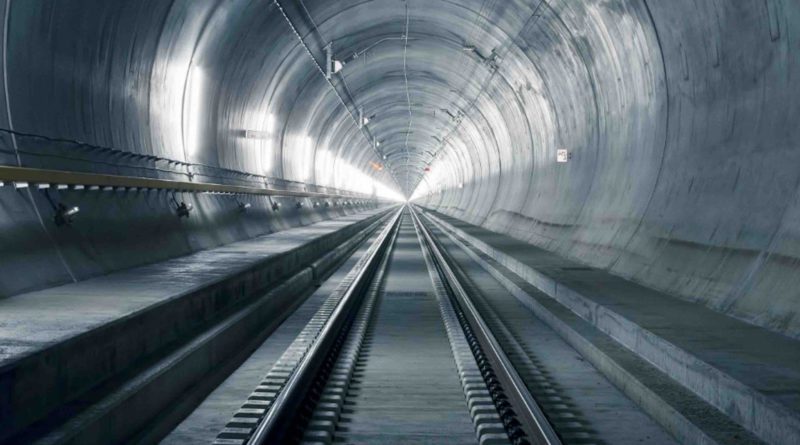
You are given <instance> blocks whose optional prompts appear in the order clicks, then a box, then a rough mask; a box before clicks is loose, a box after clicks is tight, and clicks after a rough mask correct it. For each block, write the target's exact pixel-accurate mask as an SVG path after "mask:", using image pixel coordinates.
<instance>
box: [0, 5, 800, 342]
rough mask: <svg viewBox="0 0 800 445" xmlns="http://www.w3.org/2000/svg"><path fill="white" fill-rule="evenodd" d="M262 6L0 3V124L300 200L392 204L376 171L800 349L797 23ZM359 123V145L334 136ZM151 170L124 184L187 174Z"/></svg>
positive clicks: (502, 228)
mask: <svg viewBox="0 0 800 445" xmlns="http://www.w3.org/2000/svg"><path fill="white" fill-rule="evenodd" d="M275 3H276V2H266V4H265V3H264V2H263V1H261V0H232V1H228V2H214V1H205V0H204V1H191V2H178V3H174V4H173V3H170V2H166V3H165V2H163V1H160V0H147V1H145V0H122V1H116V2H107V1H101V0H81V1H79V2H71V3H70V4H69V5H62V4H59V3H53V2H48V1H45V0H26V1H19V0H18V1H13V0H10V1H6V2H4V4H5V5H9V7H8V8H6V10H4V11H3V12H4V13H6V17H4V18H5V20H4V21H3V22H2V23H3V25H4V29H3V30H2V31H3V32H2V34H3V35H4V36H7V37H8V38H7V39H6V40H7V42H5V43H7V44H6V45H5V51H4V56H5V57H4V59H5V60H3V64H2V65H3V67H4V68H5V69H4V74H5V76H4V77H5V78H4V81H5V82H4V83H5V88H4V93H5V94H3V96H5V97H4V98H3V100H0V103H2V104H4V105H7V106H6V107H5V110H4V116H3V117H5V118H6V119H5V120H6V121H7V123H8V126H9V127H13V128H14V129H16V130H18V131H23V132H29V133H34V134H40V135H47V136H52V137H57V138H66V139H71V140H75V141H86V142H88V143H91V144H95V145H101V146H112V147H116V148H118V149H119V150H120V153H137V154H147V155H159V156H165V157H167V158H171V159H176V160H180V161H188V162H192V163H195V164H206V165H209V166H211V167H220V168H229V169H235V170H240V171H244V172H250V173H259V174H260V173H265V174H267V175H269V176H273V177H278V178H283V179H291V180H298V181H302V182H307V183H315V184H322V185H336V184H337V183H342V182H344V181H345V180H347V179H348V176H352V175H351V174H349V173H351V172H352V170H350V169H349V168H345V167H344V163H347V164H349V165H350V166H351V167H352V168H354V169H357V170H360V171H363V172H365V173H366V174H370V175H374V176H375V177H376V178H378V179H381V180H384V181H385V182H387V183H389V184H390V185H391V184H392V183H393V179H392V173H394V176H395V177H397V178H398V182H400V183H401V184H400V185H401V186H403V187H405V188H406V189H407V191H409V192H410V191H411V190H413V188H414V186H415V185H416V184H418V183H419V184H421V188H420V191H421V193H422V195H421V196H420V198H423V199H425V200H426V202H427V203H428V204H430V205H432V206H436V207H438V208H440V209H442V210H444V211H447V212H449V213H450V214H451V215H454V216H458V217H461V218H464V219H467V220H469V221H470V222H473V223H476V224H483V225H484V226H486V227H488V228H491V229H493V230H496V231H499V232H503V233H507V234H510V235H512V236H514V237H516V238H517V239H519V240H522V241H525V242H530V243H533V244H535V245H537V246H539V247H543V248H546V249H549V250H552V251H555V252H557V253H559V254H561V255H563V256H566V257H569V258H573V259H581V260H583V261H586V262H588V263H590V264H591V265H593V266H595V267H599V268H606V269H608V270H611V271H613V272H614V273H616V274H618V275H621V276H624V277H630V278H633V279H635V280H637V281H639V282H641V283H643V284H645V285H647V286H649V287H654V288H657V289H660V290H664V291H667V292H669V293H671V294H675V295H680V296H682V297H683V298H687V299H690V300H698V301H703V302H704V303H705V304H707V305H708V306H709V307H712V308H714V309H716V310H719V311H722V312H725V313H729V314H734V315H736V316H739V317H742V318H746V319H747V320H750V321H752V322H754V323H758V324H760V325H763V326H766V327H769V328H771V329H774V330H776V331H779V332H785V333H788V334H790V335H794V336H797V335H798V334H800V317H798V316H797V313H798V309H797V308H798V303H797V302H798V294H797V287H798V286H797V283H798V278H797V276H798V274H797V273H796V269H797V267H798V261H797V257H798V255H797V246H798V242H797V228H796V224H795V221H796V220H797V218H796V216H797V212H798V203H800V200H798V194H797V190H798V188H797V184H798V178H800V173H798V172H797V169H796V168H794V165H796V163H797V161H798V157H799V156H800V155H799V154H798V153H799V152H798V150H797V149H796V146H797V141H798V140H800V133H799V132H800V129H798V128H797V126H796V125H794V124H793V123H794V122H795V121H796V120H797V117H798V115H799V114H800V108H798V106H797V103H798V97H799V96H798V94H800V93H798V92H797V88H794V86H795V79H794V77H793V76H794V73H796V72H797V71H798V63H800V58H798V57H797V55H796V51H795V48H796V47H797V42H798V40H797V39H798V35H800V33H797V32H796V30H797V27H798V23H800V19H799V17H800V6H798V4H797V2H794V1H786V0H764V1H751V2H746V3H744V4H742V3H740V2H734V3H732V2H720V1H718V0H675V1H671V2H655V1H652V0H588V1H583V2H574V1H569V0H548V1H523V0H509V1H504V2H495V3H489V2H485V1H482V0H464V1H459V2H452V1H436V2H430V1H422V0H410V1H408V2H397V1H394V0H373V1H369V2H365V1H361V0H340V1H336V2H331V1H328V0H308V1H305V2H304V3H303V6H304V7H299V6H298V4H297V3H296V2H288V1H284V2H282V3H281V2H277V3H280V4H281V5H283V6H284V9H285V11H286V13H287V17H288V21H287V20H286V19H284V17H283V14H281V12H280V11H279V10H278V7H277V6H276V4H275ZM406 7H407V9H406ZM288 22H291V26H294V28H295V30H296V31H297V33H298V34H300V35H302V36H305V38H304V40H303V43H304V45H306V47H307V48H308V51H309V52H310V53H311V56H312V57H313V58H314V60H315V61H322V60H324V59H325V52H324V50H323V47H325V46H326V45H327V44H328V43H331V42H333V43H335V45H334V46H335V48H334V53H335V55H336V56H337V57H338V58H340V59H345V60H344V61H345V62H348V63H347V64H346V65H345V66H344V68H343V69H342V71H341V72H340V73H339V74H336V75H334V77H333V80H332V81H331V83H332V84H333V87H332V86H331V85H330V84H329V83H328V82H327V81H326V80H325V79H324V78H323V76H322V74H321V73H319V72H318V70H319V68H318V66H317V65H316V64H315V63H314V62H312V59H311V58H310V57H309V56H308V54H307V53H306V48H304V47H303V46H302V45H300V44H299V41H298V39H297V36H296V35H295V33H294V32H292V28H291V27H290V24H289V23H288ZM76 23H78V24H81V26H78V27H76V26H75V24H76ZM404 35H407V36H408V39H404V38H403V37H402V36H404ZM264 42H270V44H269V45H268V46H266V47H265V45H264ZM354 54H359V57H356V58H354V57H353V55H354ZM194 67H198V68H199V69H200V70H202V72H203V73H204V76H203V79H204V83H203V85H204V88H203V91H201V93H202V94H201V96H202V97H201V100H199V102H200V104H198V105H197V106H193V105H194V104H191V103H187V102H190V101H187V100H185V99H186V98H187V97H188V98H191V96H192V91H193V87H192V82H191V80H192V78H193V69H194ZM332 88H333V89H335V91H336V94H334V93H333V91H332ZM339 97H341V98H343V101H344V102H345V105H344V106H343V105H342V103H341V102H340V100H339ZM345 107H347V111H349V112H347V113H346V112H343V111H344V108H345ZM362 107H363V108H364V110H366V113H367V115H368V116H372V122H371V123H370V124H369V125H367V127H366V129H360V128H358V127H357V126H356V125H355V124H354V123H353V122H352V115H355V114H357V112H358V109H359V108H362ZM195 117H196V119H197V120H198V121H199V122H201V123H202V125H200V128H202V129H203V132H202V133H200V134H199V136H200V137H198V138H197V139H198V142H199V143H197V144H195V143H192V142H191V141H192V137H190V136H191V135H192V134H193V132H192V131H191V130H192V128H191V127H192V126H191V125H190V121H192V120H193V119H194V118H195ZM247 130H255V131H260V132H263V133H264V134H265V135H264V136H263V137H258V138H248V137H247V136H246V135H247V133H246V132H247ZM198 133H199V132H198ZM196 136H197V135H196ZM365 136H366V138H369V139H371V141H375V140H378V141H382V142H383V143H382V145H381V148H380V151H382V152H383V153H385V154H386V157H387V159H386V160H383V159H382V158H381V157H380V156H379V155H378V154H377V153H376V152H375V150H373V149H372V145H373V144H372V143H371V142H370V141H367V140H366V138H365ZM306 137H308V138H309V139H306ZM9 139H10V138H8V137H4V138H2V139H0V143H2V147H0V148H2V150H3V159H4V162H13V160H14V159H15V155H16V154H17V153H18V151H15V148H14V146H15V145H20V150H22V154H21V156H22V159H23V162H24V163H25V164H26V165H31V166H33V165H41V166H45V165H50V166H55V167H64V166H69V165H73V164H79V165H81V166H82V168H86V169H90V170H98V171H99V170H103V169H112V170H113V169H117V168H120V167H119V164H122V163H123V162H127V161H124V160H123V159H121V156H118V155H114V156H113V157H112V156H111V155H110V154H109V153H105V152H102V151H101V150H94V151H90V150H88V149H86V148H80V147H75V145H79V144H73V146H71V148H74V149H71V148H67V147H64V146H63V145H62V144H61V143H58V142H54V141H42V140H35V139H31V138H25V137H21V138H20V141H18V142H17V143H16V144H13V143H12V142H11V141H10V140H9ZM444 139H446V141H444ZM558 148H566V149H568V150H570V151H571V152H572V154H573V157H572V159H571V160H570V162H568V163H566V164H557V163H556V162H555V150H556V149H558ZM74 152H83V153H82V154H81V155H80V156H77V155H75V153H74ZM118 154H119V153H118ZM67 155H70V156H71V157H73V158H74V157H78V158H80V159H78V160H75V159H71V158H70V157H68V156H67ZM331 155H332V156H334V157H338V158H339V159H340V161H341V162H340V163H339V164H341V165H336V164H335V163H332V162H331V160H330V156H331ZM109 158H111V159H109ZM370 162H375V163H381V164H385V165H384V166H383V167H384V168H380V167H373V166H372V165H371V164H370ZM105 163H109V164H110V165H105ZM153 164H156V163H154V162H152V161H150V160H147V161H142V165H140V166H137V168H142V169H144V168H151V167H158V168H160V169H164V170H168V171H170V173H165V174H168V175H175V174H182V175H185V174H186V172H183V173H178V172H179V171H180V170H181V169H183V167H181V168H176V167H174V166H170V167H167V166H164V165H153ZM162 164H163V163H162ZM426 167H430V171H429V172H426V171H425V168H426ZM193 168H194V169H198V170H201V171H204V170H203V168H201V167H198V166H194V167H193ZM159 174H160V173H159ZM422 177H425V181H421V178H422ZM420 181H421V182H420ZM425 187H427V188H429V189H433V190H434V192H435V193H434V194H433V195H430V196H428V195H427V194H426V193H424V192H425V190H423V189H424V188H425ZM11 206H12V207H10V209H9V211H18V210H20V209H23V208H24V207H23V206H22V205H20V204H18V203H15V204H11ZM43 208H46V207H43ZM109 214H111V213H110V212H109ZM29 216H32V215H29ZM103 216H106V217H108V215H103ZM131 216H133V215H131ZM6 221H9V223H10V222H11V221H14V222H19V223H20V224H21V225H22V224H24V225H25V227H20V229H18V230H20V231H25V230H31V226H30V225H29V224H30V221H19V220H17V219H14V218H9V219H8V220H6ZM4 222H5V221H4ZM33 222H34V223H35V220H34V221H33ZM34 227H35V226H34ZM36 230H37V231H38V229H36ZM230 230H232V229H230ZM226 232H227V230H224V229H223V230H220V231H219V232H215V233H216V234H225V233H226ZM38 235H39V237H42V236H45V235H44V234H42V233H38ZM184 236H185V235H184ZM176 237H177V235H176ZM41 239H46V236H45V238H41ZM51 244H52V243H50V244H48V245H51ZM12 245H13V244H12ZM28 245H30V246H31V247H36V246H37V243H36V242H35V241H31V242H30V243H29V244H28ZM57 245H60V244H57ZM20 261H24V259H23V258H20ZM53 261H56V264H57V262H58V258H57V257H48V258H46V259H42V261H41V262H40V263H39V264H49V263H52V262H53ZM77 264H82V263H77ZM62 272H64V273H66V272H65V271H62ZM66 275H67V278H68V274H66ZM55 278H56V277H54V279H55ZM58 278H64V276H59V277H58Z"/></svg>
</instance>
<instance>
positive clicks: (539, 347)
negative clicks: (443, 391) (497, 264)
mask: <svg viewBox="0 0 800 445" xmlns="http://www.w3.org/2000/svg"><path fill="white" fill-rule="evenodd" d="M432 233H433V234H434V235H435V236H436V237H437V239H438V240H439V242H440V243H441V245H442V247H443V248H444V249H445V250H446V251H447V252H448V255H449V256H450V257H451V258H452V259H454V260H455V262H456V264H457V267H459V268H460V269H461V272H460V274H461V275H460V276H461V278H462V279H463V278H466V279H467V280H468V281H463V282H462V285H463V286H464V287H465V289H466V290H467V292H469V294H470V295H471V296H472V299H473V301H474V302H475V304H476V305H477V307H478V308H479V309H480V310H481V314H482V315H483V317H484V319H485V320H487V322H488V321H490V320H492V319H493V317H496V318H498V319H499V320H500V322H501V323H502V324H503V325H504V326H505V327H506V328H507V329H508V333H509V334H510V336H511V338H512V339H513V340H512V341H515V342H516V343H518V344H519V346H520V347H521V348H522V349H521V350H508V351H506V353H507V354H508V355H509V356H510V357H511V360H512V363H514V365H515V366H516V368H517V369H518V371H519V372H520V373H521V374H523V371H524V369H525V367H524V366H522V364H523V363H525V362H527V361H532V362H533V364H534V367H535V369H536V370H537V371H539V372H541V373H542V374H543V375H545V378H546V380H547V386H548V387H550V389H551V390H553V391H554V392H553V393H552V394H537V393H536V392H535V391H534V392H532V394H533V395H534V397H545V396H551V395H552V396H558V397H559V398H560V399H561V400H560V401H559V403H558V405H560V407H559V409H558V410H556V411H555V412H548V410H547V407H546V406H545V407H543V409H544V410H545V413H546V414H547V415H548V416H549V417H550V418H551V419H558V416H559V414H560V411H561V410H563V411H566V413H565V414H566V417H567V418H568V419H569V423H570V424H573V423H577V424H579V425H574V426H570V427H569V428H566V429H565V430H564V431H560V430H559V428H558V425H556V431H559V432H560V434H562V436H564V435H567V436H566V437H562V439H563V440H564V443H567V444H568V443H573V441H572V440H570V437H569V435H570V434H577V435H585V437H584V438H581V439H578V440H577V441H576V442H578V443H581V442H582V441H590V442H592V443H606V444H635V443H654V444H674V443H677V442H675V440H674V439H673V438H672V437H671V436H670V435H669V434H668V433H667V432H666V431H665V430H664V429H663V428H661V427H660V426H659V425H658V424H657V423H655V422H654V421H653V419H651V418H649V417H648V416H647V414H645V413H644V412H643V411H642V410H641V409H640V408H639V406H638V405H636V404H635V403H634V402H632V401H631V400H630V399H628V398H627V397H626V396H625V395H624V394H623V393H622V392H620V391H619V390H618V389H617V388H616V387H614V386H613V385H612V384H611V383H610V382H609V381H608V380H607V379H606V378H605V377H604V376H603V374H601V373H600V372H599V371H598V370H597V369H595V368H594V367H593V366H592V365H591V364H590V363H588V362H587V361H586V360H585V359H584V358H583V357H582V356H581V355H580V353H578V352H577V351H576V350H575V349H573V348H572V347H571V346H570V345H569V344H568V343H567V342H565V341H564V340H563V339H562V338H561V337H560V336H559V334H558V333H557V332H555V331H553V330H552V329H551V328H550V327H548V326H547V325H546V324H545V323H544V322H543V321H541V320H539V319H538V318H536V316H535V315H534V314H533V313H532V312H531V311H530V310H528V309H527V307H526V306H524V305H523V304H522V303H521V302H519V301H518V300H517V299H516V298H515V297H514V295H512V294H511V293H510V292H509V291H508V290H507V289H506V288H505V287H504V286H503V284H502V283H500V282H499V281H497V280H496V279H495V278H494V277H493V276H492V275H491V274H490V273H489V272H487V271H486V270H484V269H483V268H482V267H481V265H480V264H478V263H477V262H475V260H473V259H472V258H471V257H470V256H469V255H468V254H467V253H466V252H465V251H463V250H462V249H461V248H460V247H459V246H458V245H456V244H455V243H454V242H453V241H452V240H450V239H448V238H447V237H446V235H444V233H443V232H442V231H441V230H439V229H436V228H432ZM492 325H493V324H492ZM492 325H490V326H492ZM494 331H495V336H497V337H498V338H503V337H502V335H504V334H503V333H502V332H498V330H496V329H495V330H494ZM504 343H506V341H504ZM514 354H517V355H514ZM519 354H521V357H520V356H518V355H519ZM523 375H524V374H523ZM528 383H533V382H532V381H531V382H528ZM561 420H562V421H563V419H561ZM573 440H574V438H573Z"/></svg>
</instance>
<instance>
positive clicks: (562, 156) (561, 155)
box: [556, 148, 572, 164]
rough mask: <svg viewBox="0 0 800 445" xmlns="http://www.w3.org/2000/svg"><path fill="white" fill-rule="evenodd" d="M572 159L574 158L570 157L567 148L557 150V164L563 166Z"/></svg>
mask: <svg viewBox="0 0 800 445" xmlns="http://www.w3.org/2000/svg"><path fill="white" fill-rule="evenodd" d="M571 157H572V156H571V155H570V153H569V151H568V150H567V149H566V148H559V149H558V150H556V162H558V163H559V164H563V163H565V162H567V161H569V159H570V158H571Z"/></svg>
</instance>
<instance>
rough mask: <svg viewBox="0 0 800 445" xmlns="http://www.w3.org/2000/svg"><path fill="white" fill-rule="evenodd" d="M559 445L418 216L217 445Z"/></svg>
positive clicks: (374, 248)
mask: <svg viewBox="0 0 800 445" xmlns="http://www.w3.org/2000/svg"><path fill="white" fill-rule="evenodd" d="M377 442H380V443H483V444H559V443H561V439H560V437H559V434H558V432H557V431H556V430H554V429H553V426H552V425H551V423H550V421H549V420H548V417H547V416H546V415H545V414H544V412H543V411H542V409H541V408H540V406H539V404H538V403H537V401H536V399H535V396H534V395H532V393H531V391H530V389H529V387H528V386H526V383H525V381H524V379H523V377H522V376H521V375H520V374H519V373H518V372H517V370H516V368H515V365H514V363H513V361H512V359H511V358H510V357H509V356H508V355H507V354H506V352H505V351H504V350H503V347H502V346H501V341H500V340H498V338H497V337H496V336H495V334H494V333H493V332H492V328H491V323H489V322H487V321H486V320H485V319H484V318H483V316H482V314H481V313H480V312H479V310H478V307H477V306H476V304H475V303H474V302H473V301H472V297H471V296H470V295H469V293H468V292H467V290H466V289H465V287H464V286H463V285H462V284H461V283H460V280H459V278H458V274H457V273H456V272H455V271H454V269H453V268H452V267H451V265H450V263H449V261H448V259H447V257H446V256H445V254H444V253H443V252H442V251H441V248H440V246H439V245H438V243H437V242H436V240H435V239H434V237H433V236H432V234H431V233H430V229H428V228H427V227H426V226H425V225H424V224H423V223H422V221H421V219H420V218H419V217H418V216H417V215H416V213H415V211H414V210H412V209H411V208H410V207H406V208H404V209H402V210H401V211H399V212H398V213H397V214H396V215H395V216H393V219H392V221H391V222H390V223H389V224H387V225H386V226H385V227H384V229H383V231H382V232H381V233H380V235H379V236H378V237H377V238H376V239H375V241H374V242H373V244H372V245H371V246H370V248H369V249H368V251H367V252H366V253H365V254H364V255H363V257H362V258H361V259H360V260H359V261H358V262H357V263H356V265H355V266H354V267H353V269H352V270H351V271H350V272H349V273H348V274H347V276H346V277H345V279H344V280H343V281H342V282H341V283H340V284H339V286H338V287H337V288H336V289H335V290H334V291H333V292H332V293H331V294H330V295H329V297H328V298H327V300H326V301H325V302H324V303H323V304H322V305H321V306H320V308H319V310H318V311H317V313H316V314H315V315H314V316H313V317H312V318H311V320H310V321H309V323H308V324H307V325H306V326H305V328H303V330H302V331H301V332H300V334H299V335H298V336H297V337H296V338H295V340H294V341H293V342H292V344H291V345H290V346H289V347H288V348H287V349H286V350H285V352H284V354H283V355H282V356H281V358H280V359H279V360H278V361H277V362H275V363H274V365H273V366H272V369H271V370H269V372H267V373H266V376H265V377H264V379H263V380H262V381H261V383H260V384H259V385H258V386H257V387H256V388H255V389H254V391H253V392H252V394H251V395H250V397H249V398H248V399H247V401H246V402H245V403H243V404H242V407H241V408H240V409H239V410H238V411H237V412H236V414H235V415H234V416H233V418H232V419H231V420H230V421H229V422H228V424H227V425H226V426H225V428H224V429H223V430H222V431H221V432H220V433H219V435H218V436H217V438H216V441H215V443H217V444H226V445H231V444H274V443H303V444H317V443H320V444H321V443H326V444H330V443H377Z"/></svg>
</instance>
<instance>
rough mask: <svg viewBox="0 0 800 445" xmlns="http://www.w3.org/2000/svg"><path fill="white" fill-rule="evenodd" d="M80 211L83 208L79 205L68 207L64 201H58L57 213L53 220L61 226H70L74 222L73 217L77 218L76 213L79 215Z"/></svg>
mask: <svg viewBox="0 0 800 445" xmlns="http://www.w3.org/2000/svg"><path fill="white" fill-rule="evenodd" d="M80 211H81V209H80V208H79V207H78V206H71V207H68V206H66V205H64V204H63V203H58V206H56V214H55V216H54V217H53V221H54V222H55V223H56V225H57V226H59V227H61V226H68V225H70V224H72V220H73V218H75V215H77V214H78V212H80Z"/></svg>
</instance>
